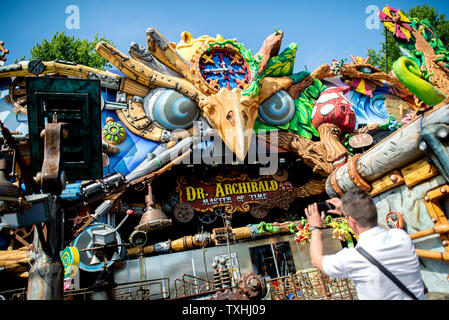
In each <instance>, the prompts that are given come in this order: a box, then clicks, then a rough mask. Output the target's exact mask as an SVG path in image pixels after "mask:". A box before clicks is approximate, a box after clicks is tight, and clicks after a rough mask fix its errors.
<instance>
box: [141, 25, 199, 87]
mask: <svg viewBox="0 0 449 320" xmlns="http://www.w3.org/2000/svg"><path fill="white" fill-rule="evenodd" d="M147 46H148V51H149V52H150V53H151V54H152V55H153V56H154V57H155V58H157V59H158V60H159V61H161V62H162V63H163V64H165V65H166V66H167V67H169V68H171V69H173V70H175V71H176V72H178V73H180V74H182V75H183V76H184V78H186V79H188V80H189V81H190V82H193V80H194V79H193V73H192V70H191V67H190V63H188V62H187V61H185V60H184V59H183V58H182V57H181V56H180V55H179V54H178V53H177V52H176V50H175V49H174V48H173V47H172V46H171V45H170V43H169V42H168V41H167V40H166V39H165V38H164V37H163V36H162V35H161V34H160V33H159V32H158V31H157V30H156V29H154V28H148V29H147Z"/></svg>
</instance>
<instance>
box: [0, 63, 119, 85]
mask: <svg viewBox="0 0 449 320" xmlns="http://www.w3.org/2000/svg"><path fill="white" fill-rule="evenodd" d="M42 64H43V65H44V70H43V71H42V73H41V74H43V75H45V74H54V73H57V74H59V75H63V76H67V77H74V78H80V79H98V80H100V81H101V83H102V85H103V86H105V87H110V88H113V89H118V87H119V86H120V80H121V79H122V77H121V76H119V75H117V74H115V73H111V72H108V71H103V70H98V69H95V68H91V67H87V66H84V65H81V64H76V63H64V62H58V61H57V60H56V61H44V62H42ZM20 65H21V68H20V69H18V67H17V68H15V69H14V68H12V69H13V70H9V69H8V68H6V67H3V68H0V78H10V77H24V76H35V74H34V73H32V72H31V71H30V70H28V62H24V63H21V64H20ZM17 69H18V70H17Z"/></svg>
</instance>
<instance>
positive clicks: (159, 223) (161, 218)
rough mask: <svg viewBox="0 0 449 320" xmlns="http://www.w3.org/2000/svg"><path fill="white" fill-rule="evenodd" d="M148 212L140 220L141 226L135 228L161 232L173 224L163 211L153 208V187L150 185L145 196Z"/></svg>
mask: <svg viewBox="0 0 449 320" xmlns="http://www.w3.org/2000/svg"><path fill="white" fill-rule="evenodd" d="M145 203H146V210H145V212H144V213H143V215H142V218H140V221H139V225H138V226H137V227H136V228H135V229H136V230H138V231H145V232H146V231H151V230H160V229H163V228H165V227H168V226H170V225H171V224H172V221H171V219H168V218H167V216H166V215H165V213H164V212H162V210H159V209H156V208H153V194H152V191H151V185H150V184H148V194H147V195H146V196H145Z"/></svg>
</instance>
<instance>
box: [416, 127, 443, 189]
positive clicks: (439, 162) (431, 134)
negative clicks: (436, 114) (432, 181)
mask: <svg viewBox="0 0 449 320" xmlns="http://www.w3.org/2000/svg"><path fill="white" fill-rule="evenodd" d="M448 141H449V126H448V125H446V124H432V125H429V126H425V127H424V128H423V129H422V132H421V135H420V137H419V140H418V148H419V150H420V151H422V152H424V153H425V154H426V155H428V156H429V158H430V159H431V160H432V161H433V163H434V164H435V166H436V167H437V168H438V171H440V173H441V175H442V176H443V177H444V178H445V179H446V181H447V182H449V150H448V145H447V142H448Z"/></svg>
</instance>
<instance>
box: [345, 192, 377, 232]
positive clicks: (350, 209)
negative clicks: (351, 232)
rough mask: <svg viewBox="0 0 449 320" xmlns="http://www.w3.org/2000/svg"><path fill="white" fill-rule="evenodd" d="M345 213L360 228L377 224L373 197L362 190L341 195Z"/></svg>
mask: <svg viewBox="0 0 449 320" xmlns="http://www.w3.org/2000/svg"><path fill="white" fill-rule="evenodd" d="M341 201H342V202H343V211H344V213H345V215H348V216H351V217H352V218H353V219H354V220H355V221H356V222H357V223H358V224H359V225H360V226H361V227H362V228H367V227H374V226H377V209H376V205H375V204H374V201H373V199H372V198H371V197H370V196H369V195H367V194H365V193H364V192H363V191H361V190H360V191H354V192H347V193H345V194H344V195H343V196H342V197H341Z"/></svg>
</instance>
